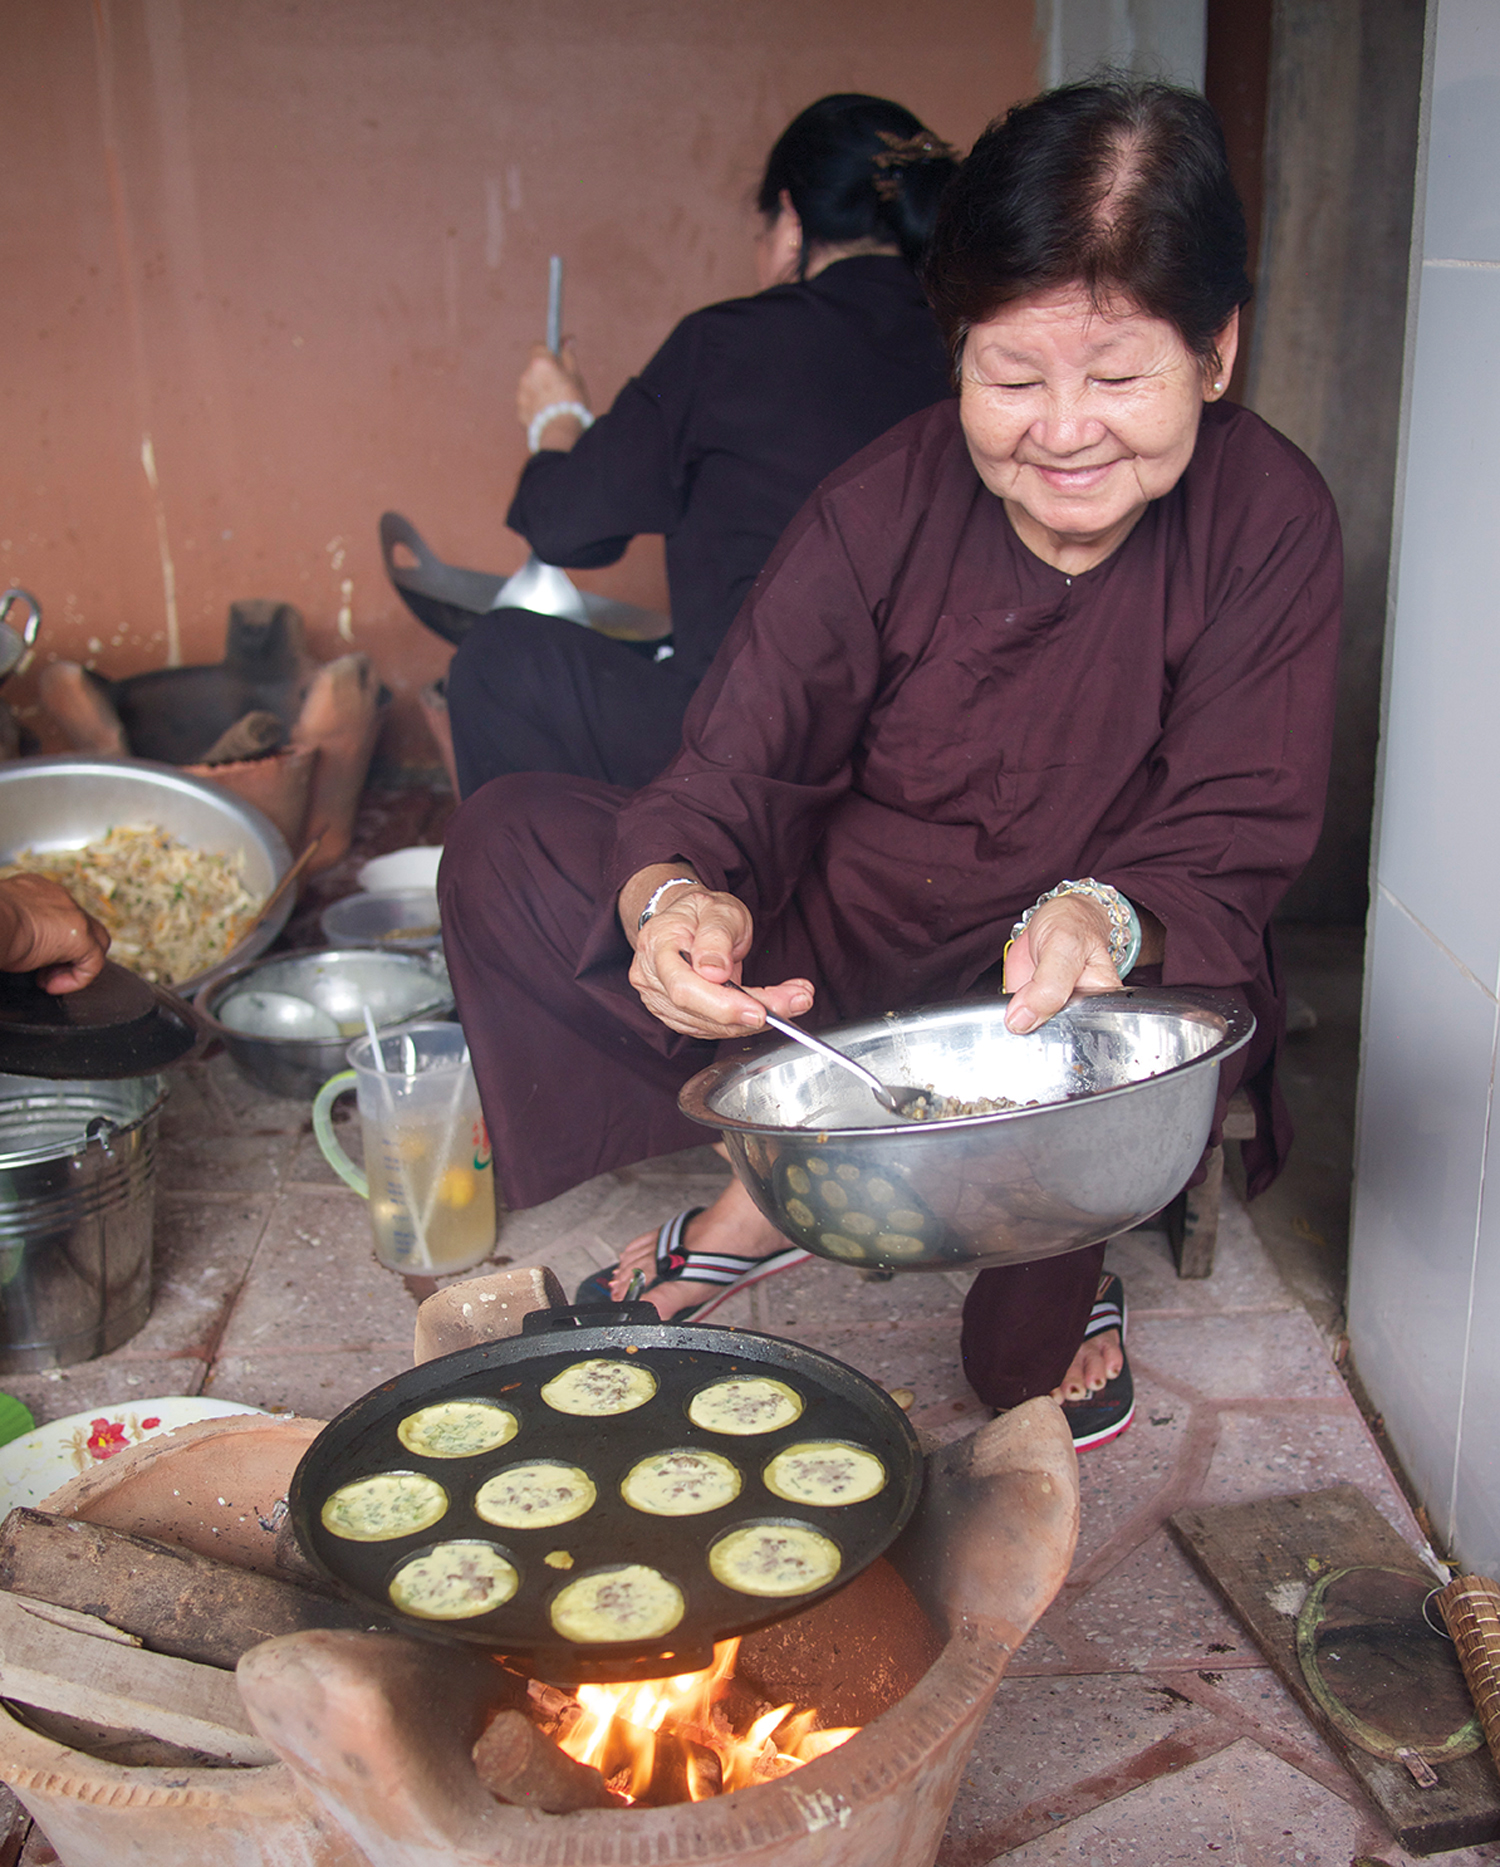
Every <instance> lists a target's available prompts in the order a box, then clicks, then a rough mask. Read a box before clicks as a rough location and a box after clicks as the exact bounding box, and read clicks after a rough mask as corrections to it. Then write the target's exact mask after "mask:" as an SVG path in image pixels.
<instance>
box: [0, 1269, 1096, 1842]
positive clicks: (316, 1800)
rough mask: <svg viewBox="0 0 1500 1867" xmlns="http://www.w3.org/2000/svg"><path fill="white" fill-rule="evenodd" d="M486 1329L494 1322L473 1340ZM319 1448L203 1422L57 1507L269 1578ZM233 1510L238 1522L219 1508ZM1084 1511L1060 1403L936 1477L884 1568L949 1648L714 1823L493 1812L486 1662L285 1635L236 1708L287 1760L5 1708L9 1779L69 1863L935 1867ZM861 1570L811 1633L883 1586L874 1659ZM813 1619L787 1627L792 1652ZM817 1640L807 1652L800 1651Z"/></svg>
mask: <svg viewBox="0 0 1500 1867" xmlns="http://www.w3.org/2000/svg"><path fill="white" fill-rule="evenodd" d="M528 1275H530V1274H529V1273H514V1272H511V1273H502V1274H501V1275H500V1277H498V1278H487V1279H478V1280H475V1281H474V1282H473V1283H471V1284H466V1285H462V1286H456V1287H455V1288H453V1289H450V1290H448V1291H445V1292H443V1293H442V1296H441V1297H439V1298H435V1299H432V1300H431V1301H432V1303H433V1304H434V1305H436V1306H438V1309H437V1312H436V1314H435V1315H432V1316H427V1317H426V1318H425V1320H424V1322H422V1323H419V1330H418V1358H419V1359H424V1358H425V1354H430V1353H433V1352H442V1351H443V1350H446V1349H447V1348H451V1347H455V1346H459V1345H460V1343H459V1342H458V1341H457V1340H455V1339H454V1338H455V1336H456V1335H458V1334H460V1333H462V1334H463V1335H464V1336H465V1337H466V1339H468V1340H472V1339H475V1337H476V1336H477V1335H481V1334H482V1335H492V1334H504V1333H510V1332H512V1331H514V1330H515V1329H518V1328H519V1326H520V1316H521V1313H522V1312H523V1311H524V1310H525V1309H528V1308H532V1307H536V1306H537V1304H538V1303H539V1302H540V1303H544V1302H546V1301H547V1300H548V1293H547V1292H546V1290H545V1288H544V1287H543V1285H542V1283H541V1280H540V1278H539V1277H538V1278H537V1280H536V1285H535V1289H534V1292H533V1293H532V1294H530V1295H527V1294H525V1293H524V1292H523V1291H522V1290H521V1289H520V1288H519V1287H518V1285H517V1282H516V1280H517V1279H518V1278H520V1279H524V1278H525V1277H527V1276H528ZM481 1297H483V1298H484V1299H486V1301H487V1304H488V1307H487V1308H481V1306H480V1298H481ZM425 1307H426V1306H424V1308H425ZM465 1309H467V1311H468V1314H467V1315H464V1314H463V1312H464V1310H465ZM481 1316H487V1317H489V1318H493V1319H495V1321H494V1323H493V1324H492V1325H491V1326H490V1327H486V1328H474V1327H472V1326H471V1325H472V1324H473V1323H476V1322H477V1321H478V1319H479V1318H480V1317H481ZM424 1350H425V1354H424ZM316 1430H317V1428H316V1425H315V1423H311V1422H307V1421H277V1420H271V1419H260V1418H255V1417H253V1416H251V1417H246V1418H241V1419H235V1420H230V1421H212V1422H205V1423H204V1425H203V1426H200V1427H194V1428H189V1429H186V1430H185V1431H184V1432H182V1433H179V1434H177V1435H175V1442H176V1443H175V1444H174V1443H173V1442H172V1441H162V1440H158V1441H153V1442H150V1443H148V1444H147V1445H143V1446H141V1447H139V1448H137V1449H135V1451H134V1452H132V1453H129V1454H125V1455H122V1456H121V1457H120V1458H118V1459H115V1460H112V1461H110V1463H109V1464H108V1465H105V1466H103V1467H101V1468H100V1469H99V1471H97V1472H96V1473H92V1474H89V1475H88V1476H87V1477H86V1478H83V1479H80V1480H77V1481H75V1482H74V1484H72V1485H70V1486H68V1487H65V1490H64V1492H63V1493H60V1494H58V1497H57V1498H56V1499H55V1500H54V1501H53V1508H61V1509H67V1510H69V1511H70V1512H71V1514H74V1515H77V1516H83V1517H87V1518H89V1519H90V1520H92V1521H95V1522H102V1523H108V1524H110V1525H111V1526H112V1527H115V1528H118V1529H126V1530H132V1531H135V1532H136V1533H138V1534H146V1535H154V1536H157V1537H160V1538H163V1539H164V1540H170V1541H176V1542H180V1543H182V1544H184V1545H186V1546H188V1547H191V1548H197V1549H199V1550H201V1551H202V1552H203V1553H207V1554H213V1555H216V1556H219V1557H221V1558H227V1559H229V1560H234V1561H240V1562H243V1563H244V1564H245V1565H246V1566H248V1567H253V1568H261V1569H264V1570H267V1571H273V1570H274V1569H275V1567H276V1566H277V1553H276V1548H275V1537H274V1534H273V1525H274V1522H275V1504H276V1501H277V1500H278V1499H279V1498H280V1497H281V1496H282V1495H283V1494H284V1491H285V1488H286V1484H287V1482H288V1480H289V1478H290V1475H291V1472H292V1469H293V1467H294V1466H295V1464H296V1461H297V1459H298V1458H299V1457H300V1455H301V1453H302V1451H303V1450H304V1449H305V1447H306V1445H307V1444H308V1443H309V1442H310V1440H311V1438H312V1437H313V1435H314V1433H315V1432H316ZM236 1467H237V1468H238V1469H235V1468H236ZM231 1470H233V1471H234V1478H233V1484H232V1485H231V1484H230V1481H229V1477H228V1476H227V1474H228V1473H229V1472H230V1471H231ZM221 1498H223V1499H228V1500H229V1503H228V1504H227V1505H225V1506H222V1507H220V1506H218V1505H216V1503H215V1500H216V1499H221ZM174 1500H175V1503H174ZM163 1506H168V1507H169V1508H171V1509H173V1510H175V1512H176V1520H175V1521H166V1520H164V1518H165V1517H166V1515H167V1513H166V1511H164V1509H163ZM1077 1513H1078V1488H1077V1468H1076V1463H1075V1460H1074V1456H1073V1450H1072V1443H1071V1439H1070V1437H1069V1434H1068V1430H1067V1427H1066V1425H1065V1423H1064V1421H1063V1419H1062V1415H1061V1412H1060V1411H1059V1409H1057V1408H1056V1407H1055V1406H1054V1405H1053V1404H1052V1403H1051V1402H1050V1401H1047V1400H1037V1401H1032V1402H1030V1403H1029V1404H1028V1405H1027V1406H1025V1407H1022V1408H1018V1409H1017V1410H1016V1411H1015V1412H1013V1413H1011V1414H1009V1415H1007V1416H1005V1417H1004V1418H1002V1419H1000V1420H996V1421H993V1422H991V1423H990V1424H988V1425H987V1426H985V1427H984V1428H982V1429H981V1431H980V1432H978V1433H977V1434H975V1435H974V1436H973V1437H972V1438H970V1439H968V1440H965V1441H962V1442H960V1443H959V1444H958V1445H956V1446H953V1447H950V1448H947V1449H945V1450H944V1451H942V1452H940V1453H938V1454H936V1455H935V1456H934V1457H932V1458H931V1459H930V1460H929V1462H928V1466H927V1472H926V1479H925V1483H924V1488H923V1495H922V1499H921V1502H920V1504H919V1506H918V1509H917V1512H916V1514H915V1515H914V1517H913V1519H912V1521H911V1523H910V1525H909V1526H908V1528H907V1530H906V1531H905V1532H904V1534H903V1535H902V1537H901V1538H900V1539H899V1540H898V1542H897V1543H896V1544H895V1545H894V1546H893V1547H892V1550H891V1551H890V1552H889V1556H890V1561H891V1566H892V1568H893V1569H894V1571H895V1573H896V1575H897V1576H898V1577H899V1578H900V1581H901V1583H903V1584H904V1585H905V1586H907V1587H909V1588H910V1590H911V1591H912V1593H913V1594H915V1596H916V1598H917V1600H918V1601H919V1602H920V1604H921V1605H922V1607H923V1609H924V1610H925V1612H926V1614H927V1616H928V1618H929V1619H930V1621H931V1622H932V1624H933V1626H934V1628H935V1629H936V1631H937V1635H938V1638H939V1640H940V1642H941V1646H940V1650H939V1651H938V1654H937V1657H936V1659H935V1660H934V1661H933V1662H932V1664H931V1665H930V1666H929V1667H928V1668H927V1669H926V1671H925V1672H923V1673H922V1674H921V1676H920V1677H919V1678H917V1680H916V1683H915V1684H914V1685H913V1686H912V1687H911V1689H910V1690H909V1691H908V1692H906V1694H905V1696H903V1697H901V1698H900V1699H899V1700H898V1701H897V1702H896V1703H894V1704H891V1705H890V1706H889V1708H888V1709H885V1710H883V1711H881V1712H880V1713H879V1715H877V1716H875V1717H874V1718H873V1720H872V1721H871V1722H869V1723H867V1724H866V1725H865V1726H864V1728H863V1729H862V1730H860V1731H859V1732H858V1733H857V1735H855V1736H854V1737H852V1738H851V1739H849V1740H848V1742H847V1743H845V1744H844V1745H842V1746H841V1747H840V1748H838V1749H836V1750H833V1751H831V1752H829V1753H828V1754H827V1755H825V1756H822V1757H819V1758H817V1759H816V1760H815V1761H813V1762H810V1763H807V1764H804V1765H803V1766H802V1767H800V1768H798V1769H796V1770H794V1771H792V1772H791V1773H789V1774H788V1775H786V1776H783V1777H781V1778H780V1779H778V1780H776V1781H773V1782H770V1783H766V1784H763V1785H760V1786H757V1787H754V1788H748V1789H742V1790H738V1791H736V1792H734V1793H733V1794H729V1795H723V1796H718V1797H714V1798H712V1799H710V1800H707V1801H700V1802H686V1803H681V1804H677V1805H674V1806H671V1807H665V1808H626V1809H614V1808H604V1809H586V1810H581V1811H578V1812H576V1813H571V1814H566V1815H547V1814H543V1813H541V1812H539V1811H538V1810H535V1809H530V1808H522V1807H515V1806H510V1805H508V1804H504V1803H500V1802H497V1801H496V1800H494V1798H493V1797H492V1796H491V1795H489V1794H488V1792H487V1791H486V1790H485V1789H484V1787H483V1785H482V1784H481V1782H480V1780H479V1777H478V1775H477V1774H476V1772H475V1768H474V1763H473V1760H472V1757H471V1747H472V1745H473V1744H474V1742H475V1740H476V1738H477V1737H478V1736H479V1735H480V1732H481V1731H482V1729H483V1727H484V1723H485V1719H486V1717H487V1715H488V1713H489V1711H490V1709H491V1708H492V1707H493V1705H494V1703H495V1692H494V1671H493V1667H492V1664H491V1662H489V1661H488V1660H486V1659H484V1658H481V1657H478V1656H474V1655H469V1654H462V1653H458V1654H455V1653H454V1652H452V1651H451V1650H449V1649H447V1648H445V1647H442V1646H438V1645H435V1644H434V1645H428V1644H426V1643H422V1642H417V1641H413V1640H407V1639H404V1638H398V1637H393V1636H390V1635H384V1634H375V1633H368V1634H367V1633H359V1632H326V1631H319V1632H311V1633H299V1634H293V1635H288V1636H285V1637H283V1638H281V1639H277V1640H270V1641H266V1642H265V1643H264V1644H262V1645H261V1646H259V1647H256V1648H254V1649H252V1651H251V1652H249V1653H247V1654H246V1655H245V1657H244V1659H243V1660H242V1661H241V1662H240V1667H239V1681H240V1690H241V1694H242V1696H243V1698H244V1701H245V1704H246V1707H247V1709H248V1711H249V1714H250V1717H251V1719H252V1721H253V1723H254V1724H255V1726H256V1728H257V1730H258V1731H259V1732H260V1734H261V1736H262V1737H263V1738H264V1739H265V1740H266V1742H267V1743H268V1744H269V1745H270V1746H271V1748H272V1749H273V1750H274V1751H275V1752H276V1754H277V1755H278V1756H279V1757H280V1758H281V1759H282V1761H281V1762H280V1763H278V1764H274V1765H266V1766H261V1767H256V1768H250V1769H237V1770H208V1769H192V1768H184V1769H172V1770H166V1769H146V1768H134V1769H132V1768H122V1767H116V1766H112V1765H109V1764H105V1763H101V1762H98V1761H97V1760H95V1759H93V1758H91V1757H87V1756H85V1755H83V1754H81V1753H79V1752H76V1751H70V1750H67V1749H65V1748H64V1747H63V1746H61V1745H58V1744H54V1743H52V1742H51V1741H50V1740H48V1739H45V1738H42V1737H40V1736H38V1735H37V1734H36V1733H34V1732H32V1731H29V1730H27V1729H26V1728H25V1727H24V1726H22V1725H20V1724H19V1723H17V1722H16V1721H14V1720H10V1719H6V1718H5V1715H4V1713H3V1712H0V1776H3V1778H4V1779H5V1780H6V1781H8V1782H9V1783H11V1784H12V1786H13V1787H14V1788H15V1789H16V1791H17V1793H18V1794H19V1795H20V1796H21V1798H22V1800H23V1801H24V1802H25V1803H26V1804H27V1806H28V1807H29V1808H30V1809H31V1811H32V1813H33V1814H34V1815H35V1816H36V1818H37V1819H38V1821H39V1822H40V1823H41V1825H42V1827H43V1828H44V1829H45V1830H46V1832H47V1834H48V1836H49V1838H50V1839H51V1840H52V1842H53V1845H54V1846H55V1847H56V1848H57V1849H58V1851H59V1853H60V1854H61V1856H62V1859H63V1860H64V1862H66V1863H67V1867H116V1863H126V1862H131V1861H140V1862H142V1863H145V1862H147V1861H149V1862H150V1863H151V1867H201V1863H202V1862H204V1861H207V1860H212V1861H213V1862H214V1863H215V1867H511V1864H512V1863H513V1864H514V1867H522V1863H525V1864H526V1867H554V1864H555V1867H563V1864H564V1863H566V1864H567V1867H594V1864H595V1863H597V1864H598V1867H605V1864H617V1863H626V1862H629V1863H633V1864H635V1867H656V1864H657V1863H661V1864H662V1867H665V1864H666V1863H668V1862H681V1861H687V1860H691V1861H694V1862H698V1863H702V1864H703V1867H730V1864H731V1863H734V1864H735V1867H772V1863H773V1862H774V1863H775V1867H930V1863H931V1862H932V1861H933V1860H934V1858H935V1857H936V1853H937V1849H938V1846H939V1844H940V1842H941V1839H942V1834H943V1829H944V1827H945V1825H946V1821H947V1816H948V1811H949V1808H950V1806H951V1804H952V1800H953V1796H954V1793H955V1790H956V1788H957V1783H958V1778H959V1775H960V1772H961V1771H962V1769H963V1767H964V1765H965V1762H966V1760H967V1758H968V1754H969V1750H970V1748H971V1745H972V1742H973V1739H974V1734H975V1732H976V1730H977V1728H978V1725H979V1723H980V1721H981V1719H982V1718H983V1717H984V1714H985V1712H986V1710H987V1709H988V1707H989V1704H990V1701H991V1699H992V1697H993V1696H994V1693H995V1690H996V1688H997V1687H998V1685H999V1683H1000V1680H1001V1678H1002V1676H1003V1674H1004V1672H1005V1669H1006V1666H1007V1664H1008V1663H1009V1661H1010V1659H1011V1657H1012V1655H1013V1654H1014V1652H1015V1650H1016V1648H1017V1647H1018V1646H1019V1645H1020V1643H1021V1641H1022V1640H1023V1639H1024V1637H1025V1635H1026V1633H1027V1632H1028V1630H1029V1629H1030V1628H1031V1626H1032V1625H1033V1624H1034V1623H1035V1621H1036V1620H1037V1619H1038V1617H1039V1616H1040V1615H1041V1614H1042V1612H1043V1611H1044V1610H1045V1608H1046V1607H1047V1605H1048V1603H1049V1602H1050V1601H1051V1600H1052V1598H1053V1596H1054V1595H1055V1593H1056V1592H1057V1590H1058V1588H1059V1587H1060V1586H1061V1584H1062V1581H1063V1579H1064V1577H1065V1576H1066V1574H1067V1569H1068V1565H1069V1562H1070V1560H1071V1557H1072V1551H1073V1544H1074V1540H1075V1537H1076V1531H1077ZM867 1574H869V1575H870V1577H871V1579H870V1580H865V1579H864V1578H861V1579H859V1580H857V1581H856V1582H855V1583H851V1585H850V1587H849V1588H848V1589H846V1590H843V1591H840V1593H839V1594H838V1595H836V1596H834V1597H832V1598H831V1603H830V1604H819V1606H817V1607H815V1608H813V1609H810V1610H808V1618H809V1620H811V1619H812V1618H813V1617H815V1616H817V1615H818V1614H819V1613H820V1612H826V1611H827V1610H828V1608H829V1607H830V1605H832V1606H833V1608H834V1611H835V1612H839V1613H843V1614H844V1615H845V1616H846V1617H847V1616H848V1615H849V1614H850V1613H851V1612H852V1611H853V1608H852V1607H851V1604H853V1606H854V1607H857V1605H858V1603H857V1597H858V1593H859V1591H860V1590H861V1589H864V1590H866V1591H869V1590H873V1591H874V1593H873V1595H872V1597H871V1601H872V1605H871V1608H870V1610H869V1613H868V1615H867V1618H866V1623H865V1627H864V1630H863V1632H862V1633H860V1632H858V1631H856V1632H855V1633H854V1634H853V1637H854V1638H855V1639H856V1640H858V1639H860V1638H863V1639H867V1640H870V1641H872V1642H873V1643H875V1644H874V1646H873V1647H872V1651H875V1650H878V1649H879V1647H880V1646H881V1644H882V1643H883V1642H884V1641H885V1640H886V1638H887V1636H888V1632H889V1626H890V1617H889V1609H888V1605H882V1604H881V1602H880V1599H879V1590H880V1587H881V1584H880V1582H879V1579H878V1576H876V1575H875V1574H874V1573H873V1572H867ZM886 1599H887V1602H888V1597H887V1598H886ZM840 1604H842V1605H840ZM802 1618H803V1617H800V1616H798V1617H791V1619H790V1620H789V1621H787V1622H785V1623H782V1626H783V1627H785V1628H786V1629H787V1630H788V1634H789V1637H790V1638H791V1639H793V1640H795V1639H796V1637H797V1622H798V1621H799V1620H801V1619H802ZM848 1631H849V1630H848V1628H847V1627H846V1633H847V1632H848ZM820 1642H821V1643H823V1644H825V1645H826V1640H825V1637H824V1635H823V1633H822V1631H821V1630H815V1632H814V1635H813V1638H812V1642H811V1643H812V1644H813V1645H817V1644H819V1643H820ZM923 1657H924V1658H925V1655H924V1656H923Z"/></svg>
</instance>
